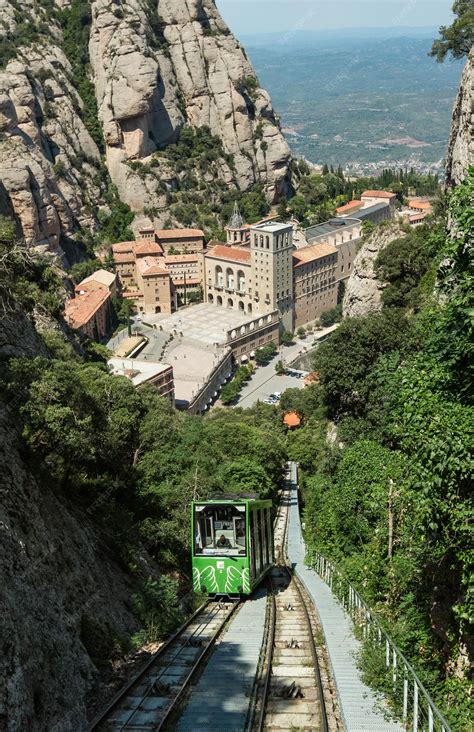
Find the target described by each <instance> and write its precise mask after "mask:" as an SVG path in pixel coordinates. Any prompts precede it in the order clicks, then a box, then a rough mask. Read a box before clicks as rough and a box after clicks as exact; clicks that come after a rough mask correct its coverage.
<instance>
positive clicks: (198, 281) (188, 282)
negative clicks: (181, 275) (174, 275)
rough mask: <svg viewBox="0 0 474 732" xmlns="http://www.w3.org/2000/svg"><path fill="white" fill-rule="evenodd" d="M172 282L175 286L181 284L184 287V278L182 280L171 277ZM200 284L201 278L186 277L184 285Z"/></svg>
mask: <svg viewBox="0 0 474 732" xmlns="http://www.w3.org/2000/svg"><path fill="white" fill-rule="evenodd" d="M172 282H173V285H175V286H176V285H183V287H184V279H182V280H178V279H172ZM200 284H201V280H198V279H192V278H188V277H186V285H200Z"/></svg>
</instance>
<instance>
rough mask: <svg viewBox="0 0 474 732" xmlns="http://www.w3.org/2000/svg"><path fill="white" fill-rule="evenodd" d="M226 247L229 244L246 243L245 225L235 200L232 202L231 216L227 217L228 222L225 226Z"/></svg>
mask: <svg viewBox="0 0 474 732" xmlns="http://www.w3.org/2000/svg"><path fill="white" fill-rule="evenodd" d="M225 231H226V235H227V241H226V244H227V246H228V247H231V246H243V245H245V244H247V232H248V229H247V227H245V226H244V220H243V218H242V214H241V213H240V209H239V204H238V203H237V201H236V202H235V204H234V210H233V212H232V216H231V217H230V219H229V223H228V224H227V226H226V227H225Z"/></svg>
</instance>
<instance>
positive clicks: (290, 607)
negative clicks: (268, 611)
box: [285, 602, 295, 612]
mask: <svg viewBox="0 0 474 732" xmlns="http://www.w3.org/2000/svg"><path fill="white" fill-rule="evenodd" d="M294 609H295V608H294V607H293V605H292V604H291V602H289V603H288V605H285V610H288V611H289V612H291V611H293V610H294Z"/></svg>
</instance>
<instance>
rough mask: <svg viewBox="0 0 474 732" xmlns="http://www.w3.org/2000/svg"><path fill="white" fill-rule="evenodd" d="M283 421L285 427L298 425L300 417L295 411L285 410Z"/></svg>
mask: <svg viewBox="0 0 474 732" xmlns="http://www.w3.org/2000/svg"><path fill="white" fill-rule="evenodd" d="M283 422H284V423H285V424H286V426H287V427H299V426H300V424H301V419H300V418H299V417H298V415H297V414H296V412H287V414H285V416H284V418H283Z"/></svg>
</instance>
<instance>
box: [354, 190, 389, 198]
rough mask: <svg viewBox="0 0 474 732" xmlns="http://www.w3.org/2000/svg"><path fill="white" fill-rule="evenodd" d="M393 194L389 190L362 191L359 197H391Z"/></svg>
mask: <svg viewBox="0 0 474 732" xmlns="http://www.w3.org/2000/svg"><path fill="white" fill-rule="evenodd" d="M395 195H396V194H395V193H392V192H391V191H364V192H363V193H362V194H361V198H393V197H394V196H395Z"/></svg>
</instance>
